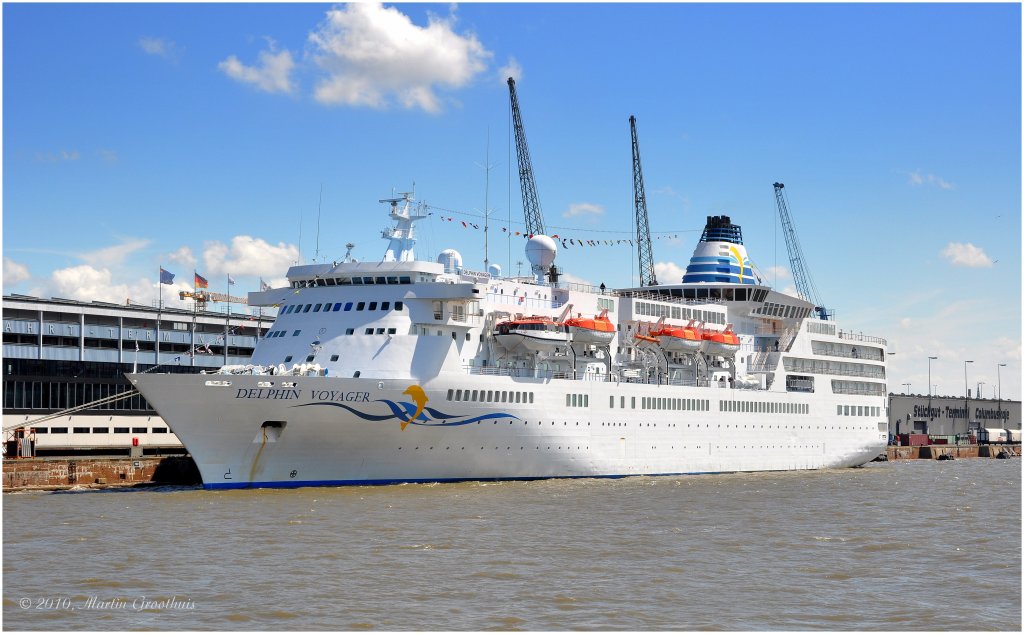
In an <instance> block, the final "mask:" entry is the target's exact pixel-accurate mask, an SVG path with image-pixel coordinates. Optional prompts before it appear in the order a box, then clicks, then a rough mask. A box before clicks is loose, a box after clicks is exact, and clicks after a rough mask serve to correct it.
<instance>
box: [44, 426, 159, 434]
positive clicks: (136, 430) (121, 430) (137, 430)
mask: <svg viewBox="0 0 1024 634" xmlns="http://www.w3.org/2000/svg"><path fill="white" fill-rule="evenodd" d="M32 429H33V430H34V431H35V432H36V433H37V434H66V433H68V428H67V427H33V428H32ZM129 430H130V431H129ZM149 431H152V432H153V433H154V434H167V433H170V430H169V429H167V428H166V427H153V428H152V429H151V430H150V429H149V428H147V427H130V428H129V427H115V428H114V433H115V434H145V433H148V432H149ZM71 433H73V434H88V433H90V430H89V428H88V427H73V428H72V431H71ZM91 433H93V434H109V433H110V428H109V427H93V428H92V431H91Z"/></svg>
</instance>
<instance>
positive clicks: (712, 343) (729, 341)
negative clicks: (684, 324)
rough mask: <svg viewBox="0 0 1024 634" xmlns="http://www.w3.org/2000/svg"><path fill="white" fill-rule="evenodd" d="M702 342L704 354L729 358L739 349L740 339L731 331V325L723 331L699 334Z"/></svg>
mask: <svg viewBox="0 0 1024 634" xmlns="http://www.w3.org/2000/svg"><path fill="white" fill-rule="evenodd" d="M701 336H702V338H703V340H704V352H706V353H707V354H712V355H726V356H731V355H734V354H736V352H737V351H738V350H739V349H740V338H739V337H737V336H736V333H734V332H733V331H732V324H729V325H728V326H726V327H725V330H722V331H718V330H705V331H703V332H702V333H701Z"/></svg>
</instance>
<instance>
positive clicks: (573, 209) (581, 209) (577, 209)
mask: <svg viewBox="0 0 1024 634" xmlns="http://www.w3.org/2000/svg"><path fill="white" fill-rule="evenodd" d="M602 215H604V207H602V206H601V205H595V204H594V203H570V204H569V210H568V211H566V212H565V213H563V214H562V216H563V217H565V218H574V217H576V216H591V217H596V216H602Z"/></svg>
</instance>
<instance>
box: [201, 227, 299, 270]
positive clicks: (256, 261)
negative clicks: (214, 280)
mask: <svg viewBox="0 0 1024 634" xmlns="http://www.w3.org/2000/svg"><path fill="white" fill-rule="evenodd" d="M298 260H299V248H298V247H297V246H295V245H294V244H286V243H284V242H278V243H277V245H276V246H275V245H272V244H270V243H268V242H267V241H266V240H263V239H261V238H253V237H252V236H245V235H242V236H235V237H234V238H232V239H231V246H228V245H226V244H224V243H223V242H207V243H206V245H205V247H204V249H203V262H204V264H205V266H206V269H205V273H208V274H209V275H207V278H209V276H210V275H228V274H231V275H233V276H238V275H262V276H264V277H269V276H272V275H273V276H279V275H280V274H281V271H283V270H285V269H287V268H288V267H289V266H291V265H292V264H295V262H297V261H298Z"/></svg>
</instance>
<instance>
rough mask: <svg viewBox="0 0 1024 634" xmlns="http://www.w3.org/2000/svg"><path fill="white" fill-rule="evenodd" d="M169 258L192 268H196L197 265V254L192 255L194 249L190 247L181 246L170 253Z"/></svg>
mask: <svg viewBox="0 0 1024 634" xmlns="http://www.w3.org/2000/svg"><path fill="white" fill-rule="evenodd" d="M167 259H169V260H170V261H171V262H177V263H178V264H181V265H182V266H184V267H186V268H190V269H191V268H195V265H196V256H194V255H192V249H190V248H188V247H181V248H180V249H178V250H177V251H174V252H172V253H168V254H167Z"/></svg>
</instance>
